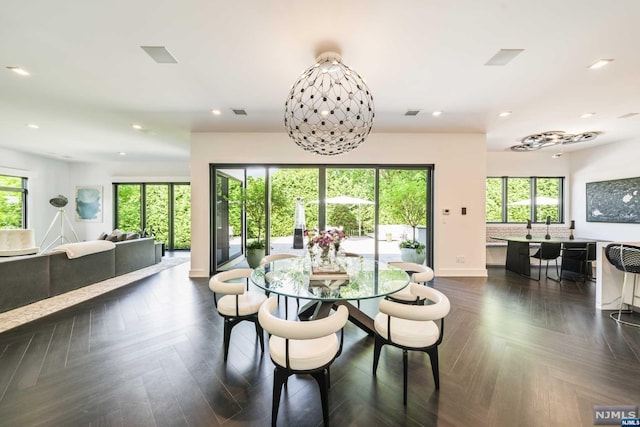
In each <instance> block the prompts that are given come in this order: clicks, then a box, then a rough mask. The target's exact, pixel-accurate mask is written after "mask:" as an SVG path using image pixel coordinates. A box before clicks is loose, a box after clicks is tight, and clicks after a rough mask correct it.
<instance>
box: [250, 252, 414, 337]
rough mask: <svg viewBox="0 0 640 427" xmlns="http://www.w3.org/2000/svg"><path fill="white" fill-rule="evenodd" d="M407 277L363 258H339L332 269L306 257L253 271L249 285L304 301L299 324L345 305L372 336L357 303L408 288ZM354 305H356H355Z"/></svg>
mask: <svg viewBox="0 0 640 427" xmlns="http://www.w3.org/2000/svg"><path fill="white" fill-rule="evenodd" d="M409 281H410V278H409V275H408V274H407V273H406V272H405V271H404V270H402V269H400V268H397V267H394V266H392V265H389V264H387V263H385V262H381V261H375V260H372V259H368V258H365V257H351V256H349V257H338V258H337V259H336V261H335V263H334V264H333V265H331V266H325V267H321V266H316V265H313V263H312V262H311V261H310V259H309V257H306V258H305V257H294V258H287V259H280V260H276V261H272V262H269V263H266V264H264V265H261V266H259V267H257V268H255V269H254V270H253V273H252V274H251V282H252V283H253V284H254V285H256V286H257V287H259V288H261V289H263V290H264V291H265V292H266V293H267V294H271V293H273V294H276V295H282V296H284V297H291V298H299V299H303V300H307V301H308V302H307V304H305V305H304V306H303V307H301V308H300V310H299V312H298V318H299V319H300V320H313V319H316V318H322V317H326V316H328V315H329V312H330V311H331V309H332V308H337V306H340V305H344V306H346V307H347V309H348V310H349V320H350V321H351V322H352V323H353V324H355V325H356V326H358V327H359V328H360V329H362V330H363V331H365V332H366V333H367V334H369V335H373V333H374V326H373V318H372V317H371V316H369V315H368V314H367V313H365V312H364V311H362V310H361V309H360V307H359V301H361V300H367V299H375V298H381V297H384V296H386V295H389V294H392V293H394V292H397V291H399V290H401V289H403V288H404V287H406V286H407V285H408V284H409ZM354 303H355V305H354Z"/></svg>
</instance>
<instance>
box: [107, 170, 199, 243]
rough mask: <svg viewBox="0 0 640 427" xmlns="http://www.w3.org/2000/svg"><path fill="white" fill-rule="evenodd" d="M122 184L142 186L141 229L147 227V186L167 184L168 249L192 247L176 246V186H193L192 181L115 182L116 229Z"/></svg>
mask: <svg viewBox="0 0 640 427" xmlns="http://www.w3.org/2000/svg"><path fill="white" fill-rule="evenodd" d="M120 185H138V186H140V230H146V229H147V186H149V185H166V186H167V191H168V193H167V197H168V199H167V202H168V210H167V215H168V220H169V221H168V230H167V231H168V233H167V239H168V245H167V247H166V249H167V250H170V251H183V250H184V251H189V250H191V249H190V248H185V249H176V248H175V214H176V212H175V206H174V202H175V200H174V198H175V187H176V186H179V185H186V186H189V188H190V187H191V183H190V182H114V183H113V184H112V186H113V225H112V227H113V228H114V229H115V228H116V227H117V226H118V223H119V217H118V205H119V203H120V201H119V199H118V186H120Z"/></svg>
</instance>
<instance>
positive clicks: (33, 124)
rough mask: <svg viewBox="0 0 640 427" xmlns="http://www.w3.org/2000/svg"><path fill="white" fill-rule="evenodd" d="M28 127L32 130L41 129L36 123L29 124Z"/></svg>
mask: <svg viewBox="0 0 640 427" xmlns="http://www.w3.org/2000/svg"><path fill="white" fill-rule="evenodd" d="M27 127H28V128H31V129H40V126H38V125H37V124H35V123H29V124H28V125H27Z"/></svg>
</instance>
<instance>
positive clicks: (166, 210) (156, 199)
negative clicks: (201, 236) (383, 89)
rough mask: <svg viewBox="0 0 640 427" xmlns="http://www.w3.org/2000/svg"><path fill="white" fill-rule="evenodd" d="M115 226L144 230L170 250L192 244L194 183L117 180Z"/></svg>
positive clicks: (130, 229) (115, 187) (129, 229)
mask: <svg viewBox="0 0 640 427" xmlns="http://www.w3.org/2000/svg"><path fill="white" fill-rule="evenodd" d="M113 186H114V191H113V194H114V195H115V200H114V203H113V205H114V209H115V216H114V228H118V229H120V230H122V231H126V232H138V231H141V230H144V231H146V232H148V233H151V234H152V235H153V237H154V238H155V240H156V241H157V242H163V243H164V244H165V247H166V248H167V249H168V250H176V249H189V248H190V247H191V186H190V185H189V184H188V183H168V184H156V183H153V184H151V183H149V184H114V185H113Z"/></svg>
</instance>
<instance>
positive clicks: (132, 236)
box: [125, 233, 140, 240]
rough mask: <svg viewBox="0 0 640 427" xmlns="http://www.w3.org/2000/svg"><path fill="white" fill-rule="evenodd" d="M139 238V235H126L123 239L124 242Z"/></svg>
mask: <svg viewBox="0 0 640 427" xmlns="http://www.w3.org/2000/svg"><path fill="white" fill-rule="evenodd" d="M139 238H140V235H139V234H138V233H127V237H126V238H125V240H135V239H139Z"/></svg>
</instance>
